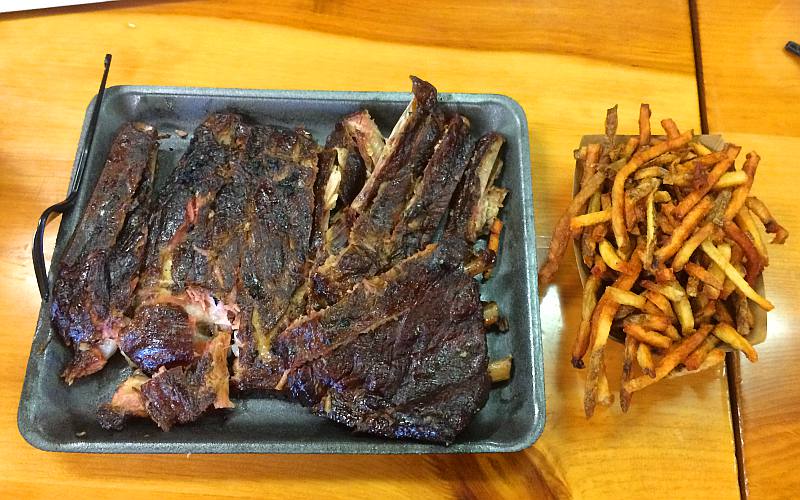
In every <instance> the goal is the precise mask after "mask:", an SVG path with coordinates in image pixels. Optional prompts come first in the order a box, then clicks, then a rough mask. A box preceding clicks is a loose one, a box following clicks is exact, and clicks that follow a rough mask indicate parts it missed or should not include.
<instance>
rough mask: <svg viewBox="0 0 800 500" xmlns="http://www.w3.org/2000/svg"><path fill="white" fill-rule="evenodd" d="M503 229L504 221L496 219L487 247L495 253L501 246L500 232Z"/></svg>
mask: <svg viewBox="0 0 800 500" xmlns="http://www.w3.org/2000/svg"><path fill="white" fill-rule="evenodd" d="M501 231H503V221H501V220H500V219H495V220H494V221H493V222H492V227H491V229H490V230H489V242H488V243H487V245H486V247H487V248H488V249H489V250H491V251H492V252H494V253H497V250H498V249H499V248H500V232H501Z"/></svg>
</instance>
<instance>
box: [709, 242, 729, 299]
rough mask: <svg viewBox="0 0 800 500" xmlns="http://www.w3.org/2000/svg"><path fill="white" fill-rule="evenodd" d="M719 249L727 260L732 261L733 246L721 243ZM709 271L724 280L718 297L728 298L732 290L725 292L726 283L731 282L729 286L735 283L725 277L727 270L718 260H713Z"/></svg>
mask: <svg viewBox="0 0 800 500" xmlns="http://www.w3.org/2000/svg"><path fill="white" fill-rule="evenodd" d="M717 249H718V250H719V253H720V254H721V255H722V257H723V258H724V259H725V261H726V262H728V261H730V259H731V246H730V245H729V244H728V243H720V244H719V246H718V247H717ZM708 272H710V273H711V274H713V275H714V276H715V277H717V278H719V279H721V280H722V282H723V283H722V289H721V290H720V293H719V297H717V298H719V299H722V300H725V299H727V298H728V295H729V294H730V291H729V292H728V295H726V293H725V292H726V285H727V284H728V283H730V285H728V286H733V283H731V282H730V280H728V279H726V278H725V271H723V270H722V268H721V267H720V266H718V265H717V263H716V262H713V261H712V262H711V266H710V267H709V268H708ZM732 290H733V289H731V291H732Z"/></svg>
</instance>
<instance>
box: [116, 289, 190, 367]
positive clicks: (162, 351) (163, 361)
mask: <svg viewBox="0 0 800 500" xmlns="http://www.w3.org/2000/svg"><path fill="white" fill-rule="evenodd" d="M193 341H194V327H193V326H191V325H190V324H189V316H188V315H187V314H186V311H184V310H183V308H181V307H178V306H175V305H170V304H155V305H147V306H142V307H140V308H138V309H137V310H136V315H135V316H134V317H133V321H132V324H131V326H130V327H129V328H127V329H126V330H125V331H124V332H123V333H122V334H121V335H120V339H119V347H120V349H121V350H122V352H123V353H124V354H125V355H126V356H127V357H128V359H130V360H131V361H133V362H134V363H136V366H138V367H140V368H141V369H142V370H143V371H144V372H145V373H147V374H152V373H154V372H155V371H156V370H158V368H159V367H161V366H166V367H167V368H170V367H173V366H176V365H181V364H187V363H189V362H191V361H192V360H193V359H194V349H193Z"/></svg>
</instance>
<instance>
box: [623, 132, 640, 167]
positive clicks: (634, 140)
mask: <svg viewBox="0 0 800 500" xmlns="http://www.w3.org/2000/svg"><path fill="white" fill-rule="evenodd" d="M637 147H639V138H638V137H631V138H630V139H628V142H626V143H625V149H624V150H623V152H622V158H621V159H623V160H625V162H627V161H628V160H630V158H631V157H632V156H633V153H634V152H635V151H636V148H637ZM624 166H625V165H624V164H623V165H622V166H620V168H622V167H624Z"/></svg>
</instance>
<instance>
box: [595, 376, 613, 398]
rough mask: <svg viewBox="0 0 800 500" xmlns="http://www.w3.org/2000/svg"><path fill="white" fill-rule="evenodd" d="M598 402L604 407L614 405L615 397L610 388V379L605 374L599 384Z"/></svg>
mask: <svg viewBox="0 0 800 500" xmlns="http://www.w3.org/2000/svg"><path fill="white" fill-rule="evenodd" d="M597 402H598V403H600V404H601V405H603V406H611V405H612V404H614V395H613V394H611V391H610V390H609V388H608V378H607V377H606V374H605V373H603V374H602V375H601V377H600V380H599V382H598V384H597Z"/></svg>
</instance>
